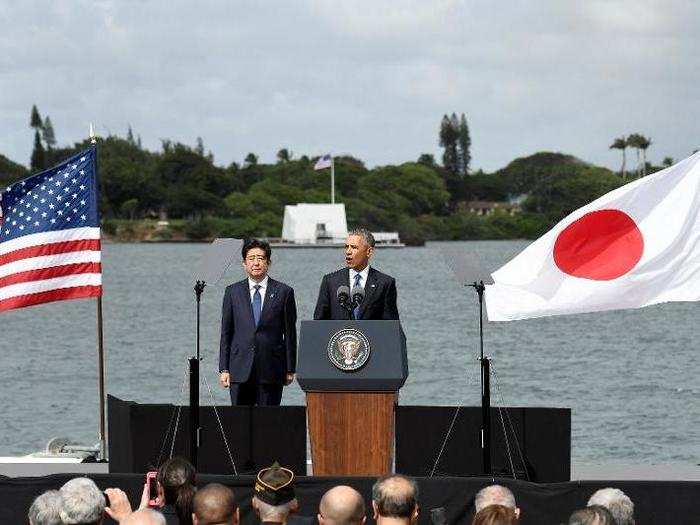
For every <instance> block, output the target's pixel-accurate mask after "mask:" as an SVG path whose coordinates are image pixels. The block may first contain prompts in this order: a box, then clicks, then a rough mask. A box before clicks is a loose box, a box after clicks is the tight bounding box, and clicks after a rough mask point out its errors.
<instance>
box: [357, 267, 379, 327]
mask: <svg viewBox="0 0 700 525" xmlns="http://www.w3.org/2000/svg"><path fill="white" fill-rule="evenodd" d="M376 273H377V271H376V270H375V269H374V268H372V267H371V266H370V267H369V272H367V282H366V283H365V297H364V299H362V302H361V303H360V319H362V317H363V316H364V313H365V308H366V307H367V305H368V304H369V303H370V301H371V300H372V295H373V294H374V291H375V290H376V289H377V275H376Z"/></svg>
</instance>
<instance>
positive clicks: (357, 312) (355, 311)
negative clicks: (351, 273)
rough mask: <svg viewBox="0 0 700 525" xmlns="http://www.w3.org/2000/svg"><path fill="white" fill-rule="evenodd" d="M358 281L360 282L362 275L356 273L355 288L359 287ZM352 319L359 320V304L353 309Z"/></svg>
mask: <svg viewBox="0 0 700 525" xmlns="http://www.w3.org/2000/svg"><path fill="white" fill-rule="evenodd" d="M360 280H362V275H360V274H359V273H356V274H355V286H360ZM353 288H354V287H353ZM352 318H353V319H359V318H360V305H359V304H358V305H357V306H356V307H355V308H354V309H353V311H352Z"/></svg>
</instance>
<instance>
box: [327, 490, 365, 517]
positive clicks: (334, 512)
mask: <svg viewBox="0 0 700 525" xmlns="http://www.w3.org/2000/svg"><path fill="white" fill-rule="evenodd" d="M317 518H318V523H319V525H363V524H364V522H365V519H366V518H365V500H363V499H362V496H361V495H360V493H359V492H357V491H356V490H355V489H354V488H352V487H348V486H346V485H339V486H337V487H333V488H332V489H330V490H329V491H328V492H326V493H325V494H324V495H323V497H322V498H321V504H320V505H319V507H318V516H317Z"/></svg>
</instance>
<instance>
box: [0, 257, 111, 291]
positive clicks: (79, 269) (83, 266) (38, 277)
mask: <svg viewBox="0 0 700 525" xmlns="http://www.w3.org/2000/svg"><path fill="white" fill-rule="evenodd" d="M101 272H102V265H101V264H100V263H99V262H86V263H77V264H64V265H61V266H52V267H48V268H42V269H40V270H27V271H24V272H18V273H14V274H12V275H8V276H7V277H0V289H1V288H3V287H5V286H10V285H13V284H19V283H27V282H30V281H43V280H46V279H53V278H55V277H65V276H67V275H77V274H81V273H101Z"/></svg>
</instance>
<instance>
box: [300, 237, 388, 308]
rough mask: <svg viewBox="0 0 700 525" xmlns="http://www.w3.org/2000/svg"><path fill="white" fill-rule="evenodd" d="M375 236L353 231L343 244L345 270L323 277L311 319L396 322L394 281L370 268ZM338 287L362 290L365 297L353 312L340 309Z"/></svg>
mask: <svg viewBox="0 0 700 525" xmlns="http://www.w3.org/2000/svg"><path fill="white" fill-rule="evenodd" d="M373 253H374V236H373V235H372V233H371V232H369V231H368V230H365V229H364V228H359V229H356V230H352V231H351V232H350V233H349V234H348V238H347V240H346V241H345V264H346V265H347V267H346V268H343V269H341V270H338V271H336V272H333V273H329V274H327V275H324V276H323V280H322V281H321V289H320V290H319V293H318V301H316V310H315V311H314V319H386V320H398V318H399V310H398V308H397V307H396V281H394V278H393V277H390V276H388V275H386V274H384V273H382V272H380V271H378V270H375V269H374V268H372V267H371V266H370V265H369V260H370V258H371V257H372V254H373ZM340 286H347V287H348V288H350V289H351V290H352V289H353V288H354V287H356V286H359V287H361V288H364V292H365V296H364V299H363V300H362V303H360V305H359V306H356V307H355V308H345V307H343V306H342V305H341V304H340V302H339V301H338V298H337V291H338V288H339V287H340Z"/></svg>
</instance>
